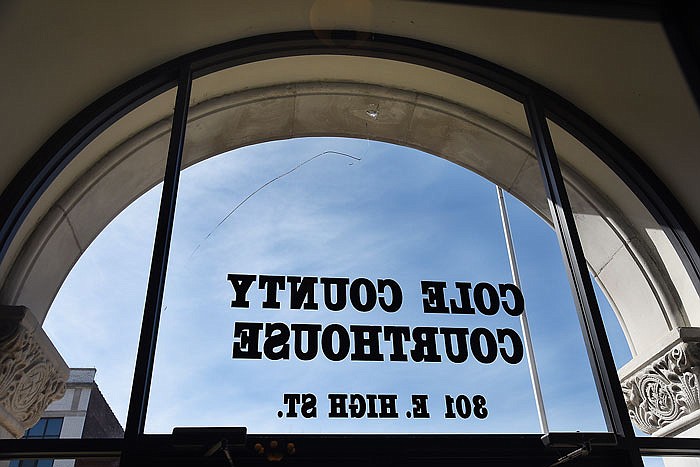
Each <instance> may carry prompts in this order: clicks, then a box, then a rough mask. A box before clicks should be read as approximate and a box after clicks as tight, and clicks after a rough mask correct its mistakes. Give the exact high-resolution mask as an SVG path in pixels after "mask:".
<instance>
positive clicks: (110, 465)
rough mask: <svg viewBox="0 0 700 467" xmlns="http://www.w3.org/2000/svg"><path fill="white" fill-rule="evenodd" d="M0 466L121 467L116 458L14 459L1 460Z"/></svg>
mask: <svg viewBox="0 0 700 467" xmlns="http://www.w3.org/2000/svg"><path fill="white" fill-rule="evenodd" d="M0 466H8V467H119V458H116V457H82V458H78V459H13V460H10V461H2V460H0Z"/></svg>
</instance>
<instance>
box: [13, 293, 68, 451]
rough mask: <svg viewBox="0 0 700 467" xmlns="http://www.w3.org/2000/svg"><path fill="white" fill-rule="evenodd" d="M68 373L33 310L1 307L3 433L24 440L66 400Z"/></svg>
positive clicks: (19, 307)
mask: <svg viewBox="0 0 700 467" xmlns="http://www.w3.org/2000/svg"><path fill="white" fill-rule="evenodd" d="M68 373H69V369H68V365H66V363H65V362H64V361H63V358H61V356H60V354H59V353H58V351H57V350H56V348H55V347H54V346H53V344H52V343H51V340H50V339H49V338H48V336H47V335H46V333H44V331H43V329H42V328H41V326H40V325H39V323H38V322H37V321H36V319H35V318H34V316H33V315H32V314H31V313H30V312H29V310H28V309H27V308H26V307H21V306H5V305H0V431H5V432H6V433H8V434H9V435H11V436H14V437H16V438H19V437H21V436H22V435H23V434H24V431H25V430H26V429H28V428H30V427H32V426H33V425H34V424H35V423H36V422H37V421H38V420H39V418H40V417H41V414H42V413H43V412H44V410H46V407H47V406H48V405H49V404H50V403H51V402H53V401H54V400H56V399H59V398H60V397H61V396H63V394H64V393H65V390H66V380H67V379H68Z"/></svg>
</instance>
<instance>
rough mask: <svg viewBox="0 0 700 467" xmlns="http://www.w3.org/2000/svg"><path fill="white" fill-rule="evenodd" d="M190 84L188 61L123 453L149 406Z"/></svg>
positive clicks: (182, 79) (175, 116)
mask: <svg viewBox="0 0 700 467" xmlns="http://www.w3.org/2000/svg"><path fill="white" fill-rule="evenodd" d="M191 85H192V74H191V71H190V67H189V65H188V64H187V65H184V66H183V67H182V68H181V70H180V74H179V76H178V83H177V97H176V98H175V112H174V114H173V123H172V129H171V132H170V146H169V148H168V159H167V161H166V166H165V178H164V179H163V191H162V193H161V199H160V210H159V214H158V224H157V226H156V236H155V241H154V244H153V257H152V259H151V270H150V274H149V277H148V288H147V289H146V302H145V305H144V311H143V321H142V323H141V335H140V337H139V346H138V353H137V354H136V368H135V369H134V381H133V385H132V389H131V400H130V402H129V413H128V415H127V420H126V429H125V430H124V439H125V445H124V454H127V451H128V450H129V448H130V446H133V445H134V443H135V442H136V441H137V439H138V437H139V435H141V434H143V431H144V428H145V424H146V410H147V408H148V396H149V391H150V387H151V377H152V375H153V360H154V358H155V351H156V338H157V336H158V323H159V321H160V310H161V306H162V303H163V291H164V289H165V272H166V269H167V266H168V254H169V251H170V239H171V236H172V227H173V221H174V218H175V203H176V200H177V188H178V183H179V180H180V168H181V165H182V151H183V146H184V142H185V127H186V125H187V111H188V108H189V104H190V89H191ZM124 457H125V456H124V455H122V465H127V464H128V462H124Z"/></svg>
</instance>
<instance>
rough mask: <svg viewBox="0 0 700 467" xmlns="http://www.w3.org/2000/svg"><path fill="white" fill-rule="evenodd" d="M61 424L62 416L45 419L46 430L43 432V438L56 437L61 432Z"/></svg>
mask: <svg viewBox="0 0 700 467" xmlns="http://www.w3.org/2000/svg"><path fill="white" fill-rule="evenodd" d="M62 426H63V418H49V419H47V420H46V431H45V432H44V437H45V438H58V437H59V435H60V434H61V427H62Z"/></svg>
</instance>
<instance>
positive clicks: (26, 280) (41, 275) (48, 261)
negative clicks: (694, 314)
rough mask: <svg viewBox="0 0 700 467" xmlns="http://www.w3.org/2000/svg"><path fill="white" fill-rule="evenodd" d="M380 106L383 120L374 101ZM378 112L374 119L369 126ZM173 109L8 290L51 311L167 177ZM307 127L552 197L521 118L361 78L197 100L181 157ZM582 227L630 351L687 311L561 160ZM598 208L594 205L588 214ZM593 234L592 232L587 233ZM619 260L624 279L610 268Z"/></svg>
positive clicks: (625, 227)
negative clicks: (129, 211) (84, 262)
mask: <svg viewBox="0 0 700 467" xmlns="http://www.w3.org/2000/svg"><path fill="white" fill-rule="evenodd" d="M370 106H378V107H379V108H380V109H381V113H380V116H379V117H378V118H377V119H376V120H374V119H371V118H370V117H368V116H367V115H366V113H365V110H366V109H367V108H369V107H370ZM370 123H371V125H370ZM169 125H170V122H169V119H168V118H165V119H162V120H159V121H156V122H151V123H149V124H148V125H145V126H143V127H142V128H139V131H138V132H136V133H134V134H132V135H131V136H129V137H127V138H125V139H123V140H121V141H120V142H119V144H117V145H115V146H113V147H111V148H109V149H108V150H106V151H105V152H104V153H103V154H100V156H99V157H97V161H96V162H95V163H94V164H93V165H92V166H91V167H90V168H89V169H88V170H87V171H85V172H84V173H83V174H82V175H81V176H80V177H78V178H77V179H76V180H75V181H74V182H73V183H72V184H71V185H70V187H69V188H68V189H67V190H66V191H65V192H64V193H63V194H62V195H61V196H60V198H58V199H57V201H56V202H55V203H54V204H53V205H52V206H51V208H50V209H49V210H48V212H47V214H46V215H45V216H44V217H43V218H42V219H41V221H40V222H39V223H38V224H37V226H36V227H35V228H34V231H33V233H32V234H31V236H30V237H29V239H28V240H27V241H26V243H25V244H24V245H23V247H22V249H21V252H20V254H19V255H18V256H17V259H16V261H15V262H14V264H13V265H12V267H11V268H10V271H9V274H8V275H7V280H6V281H5V284H4V287H3V289H2V292H1V294H0V300H1V301H2V302H3V303H6V304H9V305H23V306H27V307H28V308H29V309H30V310H31V311H32V312H33V314H34V315H35V316H36V318H37V319H38V320H39V321H43V319H44V317H45V316H46V313H47V312H48V310H49V307H50V304H51V302H52V300H53V298H54V296H55V294H56V293H57V292H58V289H59V288H60V285H61V284H62V282H63V280H64V279H65V277H66V276H67V274H68V272H69V271H70V269H71V268H72V266H73V264H74V263H75V262H76V261H77V259H78V258H79V257H80V255H81V254H82V253H83V252H84V251H85V249H86V248H87V246H88V245H89V244H90V243H91V242H92V240H93V239H94V238H95V237H96V236H97V235H98V234H99V232H100V231H101V230H102V229H103V228H104V227H105V226H106V225H107V223H109V221H110V220H112V219H113V218H114V217H115V216H116V215H118V214H119V212H121V211H122V210H123V209H124V208H125V207H126V206H127V205H128V204H130V203H131V202H132V201H133V200H134V199H135V198H136V197H138V196H139V195H141V194H142V193H144V192H145V191H146V190H147V189H149V188H150V187H152V186H154V185H155V184H157V183H158V182H159V181H160V180H162V172H161V171H160V169H159V167H160V162H159V161H160V160H161V159H162V157H164V154H166V153H167V144H168V132H169ZM304 136H346V137H355V138H371V139H376V140H380V141H386V142H391V143H395V144H399V145H404V146H409V147H413V148H417V149H420V150H422V151H425V152H427V153H430V154H434V155H436V156H439V157H443V158H445V159H448V160H450V161H452V162H454V163H456V164H459V165H461V166H463V167H465V168H467V169H469V170H472V171H474V172H476V173H478V174H480V175H482V176H484V177H485V178H487V179H489V180H490V181H492V182H494V183H496V184H498V185H500V186H502V187H503V188H504V189H505V190H507V191H509V192H510V193H511V194H513V195H514V196H516V197H517V198H519V199H520V200H522V201H523V202H524V203H526V204H527V205H529V206H530V207H531V208H532V209H533V210H534V211H535V212H536V213H537V214H538V215H540V216H541V217H542V218H544V219H548V218H549V208H548V206H547V204H546V201H545V200H546V197H545V195H544V189H543V186H542V182H541V177H540V171H539V167H538V164H537V161H536V158H535V156H534V153H533V148H532V144H531V142H530V139H529V137H528V136H526V134H524V133H523V132H522V131H521V130H520V129H518V128H514V127H513V126H511V125H509V124H507V123H505V122H503V121H499V120H497V119H494V118H492V117H490V116H487V115H485V114H483V113H482V112H480V111H479V110H476V109H474V108H470V107H468V106H465V105H464V104H461V103H457V102H454V101H451V100H449V99H446V98H444V97H442V98H438V97H435V96H432V95H429V94H426V93H421V92H417V91H407V90H402V89H398V88H391V87H387V86H379V85H373V84H364V83H357V82H334V81H325V82H317V81H314V82H297V83H293V84H283V85H271V86H266V87H262V88H253V89H246V90H242V91H234V92H218V93H216V95H215V96H214V97H211V98H205V99H201V100H200V101H199V102H197V103H196V105H194V106H193V107H192V109H191V112H190V117H189V126H188V132H187V137H186V138H187V139H186V149H185V159H184V164H185V165H186V166H187V165H191V164H194V163H197V162H199V161H201V160H204V159H206V158H208V157H211V156H214V155H216V154H220V153H222V152H224V151H227V150H230V149H234V148H237V147H241V146H245V145H250V144H255V143H259V142H263V141H269V140H276V139H285V138H295V137H304ZM563 172H564V175H565V178H566V179H567V181H568V183H569V185H570V186H571V187H572V188H573V190H572V193H571V194H570V196H571V201H572V205H573V207H574V210H575V211H576V212H577V213H582V215H581V216H579V222H580V227H581V228H583V229H584V230H585V229H588V231H589V233H590V234H591V235H587V236H586V238H587V239H588V242H589V245H588V248H587V253H588V261H589V267H590V269H591V271H592V273H593V274H594V276H595V277H596V278H597V279H598V281H599V283H600V284H601V286H602V287H603V289H604V290H605V292H606V294H607V295H608V297H609V298H610V301H611V304H612V305H613V308H614V309H615V311H616V313H617V315H618V318H619V319H620V322H621V324H622V326H623V330H624V331H625V334H626V336H627V339H628V342H629V344H630V347H631V349H632V351H633V354H636V353H638V352H641V351H644V348H645V346H649V345H651V344H653V343H654V342H656V341H657V340H658V339H659V338H660V337H663V336H664V335H666V334H667V333H668V332H669V331H671V330H673V329H675V328H676V327H679V326H687V325H688V324H689V321H690V320H689V318H688V316H687V315H686V313H685V311H684V306H683V300H682V298H681V297H680V294H679V293H678V291H677V290H676V289H675V288H674V286H673V285H672V282H671V281H670V280H669V272H668V270H667V269H666V268H665V267H664V261H663V259H662V258H661V257H660V254H659V253H658V252H657V248H656V245H655V244H654V242H653V241H652V240H651V239H650V238H649V237H648V236H646V235H645V234H644V231H643V229H644V225H640V221H639V219H638V218H637V217H635V216H634V215H629V213H628V212H626V211H629V209H626V208H625V207H624V206H621V205H617V204H615V202H614V201H613V200H611V199H610V198H609V197H608V196H607V195H606V193H605V192H604V190H602V189H601V187H600V186H599V185H596V183H597V181H596V180H591V179H589V178H587V177H585V176H584V175H583V174H581V173H580V171H579V170H578V169H577V167H575V166H572V165H567V164H566V163H564V164H563ZM586 214H590V215H588V216H587V215H586ZM584 240H585V239H584ZM613 262H616V263H617V264H623V265H625V267H627V268H628V270H627V273H626V276H625V280H624V281H620V280H616V278H615V277H611V276H609V275H606V274H604V269H605V268H606V267H607V266H608V265H609V264H612V263H613Z"/></svg>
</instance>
